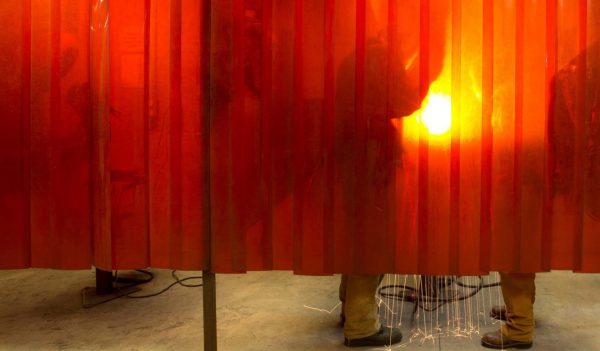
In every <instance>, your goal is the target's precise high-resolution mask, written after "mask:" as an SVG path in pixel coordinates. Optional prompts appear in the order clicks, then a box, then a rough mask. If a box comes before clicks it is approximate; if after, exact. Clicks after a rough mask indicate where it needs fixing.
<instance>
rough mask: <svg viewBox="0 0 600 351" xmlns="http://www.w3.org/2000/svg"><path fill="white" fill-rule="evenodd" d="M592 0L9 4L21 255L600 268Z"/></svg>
mask: <svg viewBox="0 0 600 351" xmlns="http://www.w3.org/2000/svg"><path fill="white" fill-rule="evenodd" d="M598 18H600V13H599V9H598V5H597V4H595V1H593V0H580V1H571V2H567V1H555V0H547V1H508V0H507V1H492V0H474V1H469V2H468V3H467V2H464V1H458V0H420V1H402V0H344V1H342V0H290V1H279V0H213V1H195V0H132V1H106V0H90V1H89V2H85V1H78V0H51V1H45V0H44V1H42V0H5V1H2V2H0V19H2V23H3V25H4V27H5V30H4V31H3V32H2V33H0V48H2V52H3V54H2V57H1V59H0V75H1V76H2V77H3V80H2V81H1V82H0V118H1V124H2V128H0V162H1V167H2V168H1V173H0V226H1V227H2V228H3V229H2V231H1V232H0V268H19V267H29V266H36V267H54V268H85V267H88V266H89V265H90V264H95V265H97V266H99V267H101V268H105V269H111V268H119V269H126V268H140V267H145V266H154V267H172V268H179V269H212V270H214V271H216V272H243V271H246V270H268V269H286V270H294V271H295V272H297V273H302V274H328V273H339V272H354V273H369V272H370V273H373V272H399V273H419V274H479V273H483V272H488V271H490V270H502V271H520V272H532V271H544V270H549V269H572V270H576V271H587V272H600V200H598V199H600V185H599V184H600V182H599V181H596V178H597V177H600V148H598V147H597V140H598V138H600V122H599V119H598V118H597V113H598V106H600V103H599V102H598V96H600V95H599V94H598V91H599V90H600V84H599V83H598V82H599V81H600V73H599V72H600V67H598V66H599V64H598V62H600V54H599V52H600V49H599V46H598V44H597V40H598V39H599V38H600V36H599V34H600V23H599V20H598Z"/></svg>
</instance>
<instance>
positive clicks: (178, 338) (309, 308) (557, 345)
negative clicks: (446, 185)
mask: <svg viewBox="0 0 600 351" xmlns="http://www.w3.org/2000/svg"><path fill="white" fill-rule="evenodd" d="M152 271H153V272H154V273H155V274H156V278H155V280H154V281H152V282H151V283H149V284H147V285H146V286H144V289H143V291H142V292H140V293H150V292H154V291H158V290H160V289H162V288H164V287H165V286H167V285H168V284H170V283H171V282H173V280H172V278H171V275H170V271H167V270H152ZM180 275H181V276H182V277H185V276H189V275H199V273H198V272H181V273H180ZM94 279H95V276H94V274H93V272H92V271H91V270H86V271H55V270H43V269H26V270H12V271H0V301H2V302H1V303H0V350H10V351H13V350H15V351H20V350H43V351H45V350H48V351H54V350H86V351H87V350H129V351H134V350H140V351H142V350H144V351H145V350H151V351H152V350H157V351H158V350H202V349H203V332H202V326H203V320H202V290H201V288H184V287H180V286H176V287H174V288H172V289H171V290H169V291H168V292H166V293H164V294H162V295H160V296H157V297H152V298H148V299H129V298H120V299H117V300H114V301H111V302H108V303H106V304H103V305H99V306H96V307H93V308H90V309H84V308H82V307H81V296H80V292H81V290H82V289H83V288H84V287H86V286H93V285H94V284H95V282H94ZM338 283H339V276H325V277H311V276H297V275H293V274H292V273H290V272H252V273H248V274H241V275H221V274H219V275H217V318H218V334H219V335H218V337H219V341H218V345H219V350H225V351H229V350H231V351H238V350H243V351H268V350H276V351H282V350H283V351H300V350H316V351H321V350H322V351H325V350H340V351H341V350H347V348H346V347H345V346H343V345H342V340H343V336H342V330H341V328H340V327H339V326H338V314H339V306H337V305H338V298H337V287H338ZM384 283H385V282H384ZM537 291H538V296H537V301H536V305H535V311H536V320H537V323H538V328H537V330H536V339H535V344H534V347H533V348H532V350H544V351H559V350H560V351H563V350H575V351H579V350H581V351H584V350H600V318H598V316H600V276H599V275H583V274H573V273H570V272H552V273H544V274H539V275H538V278H537ZM479 297H480V298H481V299H483V300H480V302H481V306H484V303H483V302H482V301H485V304H486V305H485V309H486V311H485V313H484V311H483V308H482V310H481V311H479V317H478V318H477V319H478V322H479V325H480V332H481V333H484V332H487V331H492V330H494V329H495V328H497V327H498V324H491V323H492V321H491V320H490V319H489V318H487V316H486V314H487V311H488V310H487V309H488V308H489V305H491V304H495V302H496V301H498V299H499V296H498V289H497V288H492V289H490V290H489V291H487V292H486V291H483V292H481V293H480V296H479ZM473 301H475V300H473ZM461 308H466V307H465V305H462V306H461ZM315 309H320V310H322V311H317V310H315ZM395 309H396V310H397V312H399V311H398V308H397V307H396V308H395ZM473 310H474V309H473ZM411 311H412V304H405V305H404V310H403V318H402V330H403V333H404V335H405V341H403V343H402V344H401V345H399V346H396V347H394V348H393V350H396V349H397V350H449V351H450V350H461V351H463V350H466V351H469V350H483V348H482V347H481V346H480V345H479V335H478V334H477V333H472V334H471V335H470V336H459V337H456V336H454V337H451V336H448V333H444V334H443V336H441V337H439V338H436V339H435V341H433V340H432V339H427V340H424V339H423V338H420V337H416V338H413V339H412V341H411V340H410V339H411V338H410V337H411V336H412V335H414V332H415V331H416V330H417V329H418V328H421V329H422V328H423V327H422V326H420V323H421V322H422V321H423V320H422V319H421V320H416V321H411ZM384 314H385V313H384V312H383V311H382V317H384ZM430 321H431V320H430ZM425 327H426V326H425ZM380 350H382V348H380Z"/></svg>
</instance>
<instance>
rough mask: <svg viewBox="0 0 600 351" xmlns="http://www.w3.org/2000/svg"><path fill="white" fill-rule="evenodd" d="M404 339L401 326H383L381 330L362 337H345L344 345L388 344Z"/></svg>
mask: <svg viewBox="0 0 600 351" xmlns="http://www.w3.org/2000/svg"><path fill="white" fill-rule="evenodd" d="M400 341H402V333H401V332H400V329H399V328H389V327H384V326H381V328H380V329H379V331H378V332H377V333H375V334H373V335H369V336H366V337H364V338H360V339H345V340H344V345H346V346H348V347H361V346H387V345H392V344H396V343H399V342H400Z"/></svg>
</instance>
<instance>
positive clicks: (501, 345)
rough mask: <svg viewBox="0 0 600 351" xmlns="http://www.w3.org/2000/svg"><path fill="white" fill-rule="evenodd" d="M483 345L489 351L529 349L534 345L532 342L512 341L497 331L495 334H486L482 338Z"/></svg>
mask: <svg viewBox="0 0 600 351" xmlns="http://www.w3.org/2000/svg"><path fill="white" fill-rule="evenodd" d="M481 345H482V346H484V347H487V348H489V349H497V350H505V349H511V348H515V349H528V348H530V347H531V346H532V345H533V343H532V342H531V341H517V340H511V339H509V338H507V337H506V336H504V335H502V332H501V331H500V330H496V331H495V332H490V333H486V334H485V335H484V336H483V337H482V338H481Z"/></svg>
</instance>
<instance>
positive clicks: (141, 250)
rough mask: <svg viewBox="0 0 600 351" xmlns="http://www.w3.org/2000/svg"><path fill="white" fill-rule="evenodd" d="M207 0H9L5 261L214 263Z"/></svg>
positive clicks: (1, 131)
mask: <svg viewBox="0 0 600 351" xmlns="http://www.w3.org/2000/svg"><path fill="white" fill-rule="evenodd" d="M205 7H206V4H204V2H199V1H193V0H179V1H149V0H148V1H144V0H140V1H111V2H110V4H109V2H108V1H106V0H93V1H89V2H85V1H79V0H51V1H48V0H23V1H22V0H8V1H2V2H1V4H0V16H1V18H2V23H3V25H4V26H5V27H6V30H4V31H3V32H2V34H0V47H1V48H2V59H1V60H0V73H1V74H2V77H3V78H2V83H1V84H0V96H1V104H0V114H1V116H2V117H1V118H2V128H0V140H1V143H2V144H1V145H2V146H1V148H0V159H1V165H2V166H1V167H2V173H1V175H0V179H1V181H0V213H1V214H0V223H1V227H2V230H1V232H0V267H1V268H19V267H29V266H35V267H52V268H85V267H89V266H90V265H91V264H94V265H96V266H98V267H101V268H104V269H109V270H110V269H112V268H120V269H126V268H140V267H146V266H154V267H173V268H180V269H200V268H206V267H208V235H207V229H208V194H209V192H208V189H207V186H206V184H208V183H207V179H208V173H207V171H208V168H207V164H208V162H207V157H206V156H204V154H207V152H206V151H204V150H208V130H207V121H208V117H207V114H206V112H205V110H206V108H205V107H204V106H205V105H208V104H206V103H203V101H204V99H205V97H204V94H207V92H208V89H207V88H205V87H204V86H205V85H206V84H203V81H207V79H206V77H207V70H206V68H205V67H208V56H207V55H203V53H202V49H201V48H202V47H203V45H204V44H203V43H204V41H205V40H204V38H205V37H206V36H205V35H204V34H203V33H208V31H207V30H206V29H205V28H204V26H206V25H207V24H206V23H205V22H206V21H205V20H204V13H205ZM204 51H206V52H207V50H204Z"/></svg>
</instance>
